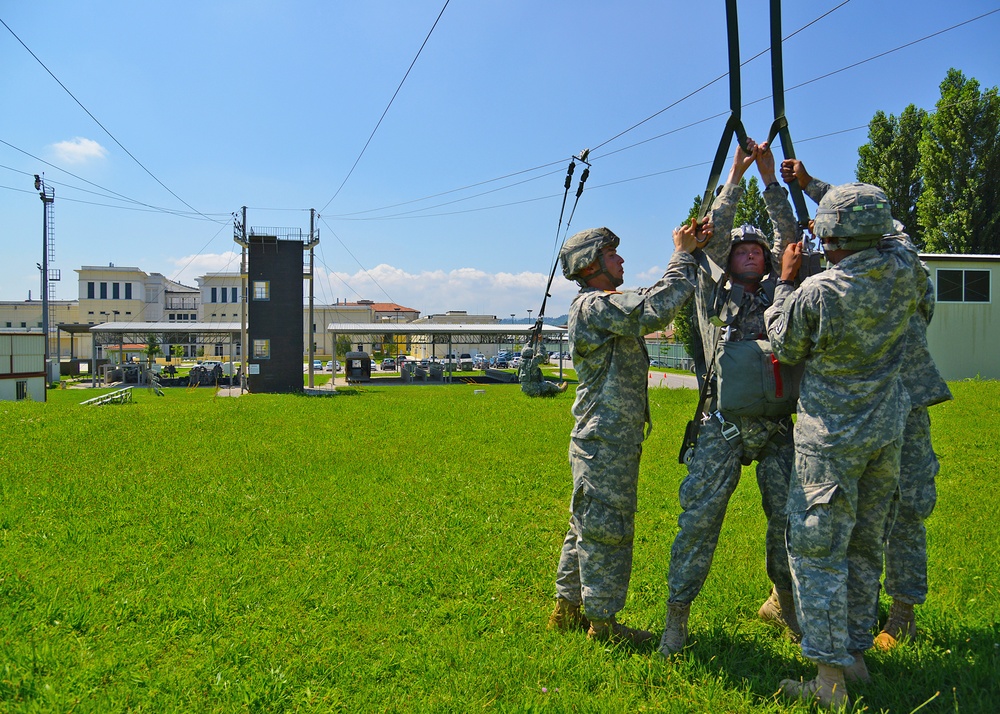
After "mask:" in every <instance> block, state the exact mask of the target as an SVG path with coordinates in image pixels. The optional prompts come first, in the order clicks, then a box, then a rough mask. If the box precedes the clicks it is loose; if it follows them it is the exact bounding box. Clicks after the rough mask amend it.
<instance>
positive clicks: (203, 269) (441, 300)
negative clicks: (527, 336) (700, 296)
mask: <svg viewBox="0 0 1000 714" xmlns="http://www.w3.org/2000/svg"><path fill="white" fill-rule="evenodd" d="M173 263H174V265H175V266H176V269H177V272H175V273H174V274H171V275H169V276H168V277H171V278H173V279H174V280H178V281H180V282H182V283H184V284H186V285H192V286H193V285H197V281H196V278H198V277H199V276H201V275H204V274H206V273H215V272H237V271H238V270H239V265H240V256H239V254H238V253H236V252H225V253H206V254H202V255H197V256H185V257H182V258H176V259H174V260H173ZM548 277H549V276H548V275H544V274H542V273H531V272H522V273H505V272H501V273H490V272H487V271H485V270H480V269H478V268H455V269H453V270H426V271H422V272H418V273H411V272H408V271H406V270H405V269H403V268H398V267H396V266H392V265H389V264H387V263H381V264H379V265H376V266H375V267H374V268H371V269H370V270H368V271H367V272H365V271H361V270H359V271H357V272H354V273H346V272H340V271H334V272H332V273H331V272H328V271H327V270H326V269H325V268H323V267H322V266H317V267H316V284H315V287H314V294H315V299H316V302H317V303H332V302H336V301H337V300H341V301H344V300H347V301H349V302H355V301H357V300H358V299H368V300H374V301H376V302H396V303H398V304H400V305H403V306H404V307H410V308H413V309H415V310H419V311H420V314H421V315H425V316H426V315H431V314H438V313H444V312H448V311H449V310H465V311H466V312H468V313H470V314H486V315H495V316H496V317H497V318H500V319H505V320H509V319H510V315H511V313H514V314H515V316H516V319H519V320H520V319H527V317H528V310H529V309H530V310H531V315H532V316H533V317H537V315H538V310H539V307H540V306H541V303H542V297H543V294H544V290H545V284H546V282H547V281H548ZM657 277H659V276H657ZM577 290H578V288H577V286H576V284H575V283H570V282H569V281H567V280H566V279H564V278H563V277H562V274H561V273H559V272H558V271H557V272H556V276H555V278H554V279H553V281H552V287H551V289H550V290H549V292H550V293H551V297H550V298H549V299H548V302H547V304H546V307H545V314H546V316H548V317H558V316H559V315H564V314H566V313H567V312H568V311H569V304H570V301H571V300H572V299H573V296H574V295H575V294H576V292H577ZM306 294H307V293H306V289H304V290H303V295H306Z"/></svg>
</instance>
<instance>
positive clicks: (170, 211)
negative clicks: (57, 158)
mask: <svg viewBox="0 0 1000 714" xmlns="http://www.w3.org/2000/svg"><path fill="white" fill-rule="evenodd" d="M0 144H3V145H4V146H7V147H9V148H11V149H13V150H14V151H17V152H20V153H22V154H24V155H25V156H27V157H28V158H30V159H33V160H34V161H37V162H38V163H40V164H45V165H46V166H49V167H51V168H53V169H55V170H56V171H61V172H62V173H64V174H66V175H68V176H72V177H73V178H75V179H77V180H78V181H83V182H84V183H85V184H88V185H90V186H93V187H95V188H99V189H101V190H102V191H104V192H105V194H106V195H105V198H117V199H119V200H122V201H126V202H128V203H135V204H137V205H140V206H145V207H146V208H149V209H151V210H153V211H158V212H160V213H168V214H172V215H177V216H184V217H190V215H191V214H190V213H187V212H185V211H178V210H175V209H172V208H161V207H159V206H153V205H151V204H148V203H144V202H142V201H139V200H136V199H134V198H129V197H128V196H125V195H123V194H120V193H118V192H117V191H113V190H111V189H110V188H105V187H104V186H101V185H100V184H96V183H94V182H93V181H88V180H87V179H85V178H83V177H82V176H77V175H76V174H75V173H73V172H72V171H68V170H66V169H64V168H62V167H60V166H56V165H55V164H53V163H51V162H49V161H46V160H45V159H42V158H40V157H38V156H35V155H34V154H32V153H30V152H27V151H25V150H24V149H22V148H20V147H17V146H14V145H13V144H11V143H10V142H8V141H4V140H3V139H0ZM3 168H5V169H8V170H10V171H14V172H15V173H20V174H24V175H25V176H33V175H34V174H33V173H32V172H29V171H21V170H20V169H15V168H13V167H10V166H3ZM49 183H52V184H55V185H57V186H63V187H65V188H69V189H72V190H74V191H83V192H84V193H94V192H92V191H87V189H83V188H79V187H78V186H73V185H71V184H68V183H60V182H58V181H52V180H51V179H50V180H49ZM97 195H101V194H97ZM59 200H60V201H62V200H70V199H65V198H64V197H60V199H59ZM96 205H100V204H96ZM112 208H114V206H112ZM195 214H196V215H199V216H202V217H207V216H205V215H204V214H202V213H199V212H198V211H195Z"/></svg>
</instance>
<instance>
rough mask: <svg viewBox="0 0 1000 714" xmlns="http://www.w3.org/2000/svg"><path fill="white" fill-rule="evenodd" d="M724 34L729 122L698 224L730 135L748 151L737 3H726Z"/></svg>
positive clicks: (709, 204)
mask: <svg viewBox="0 0 1000 714" xmlns="http://www.w3.org/2000/svg"><path fill="white" fill-rule="evenodd" d="M726 32H727V35H728V40H729V119H727V120H726V126H725V128H724V129H723V130H722V138H721V139H719V147H718V148H717V149H716V150H715V159H714V160H713V161H712V172H711V173H710V174H709V177H708V185H707V186H706V187H705V195H704V196H702V199H701V209H700V210H699V211H698V218H699V220H700V219H702V218H704V217H705V216H707V215H708V212H709V211H710V210H711V208H712V198H713V196H714V194H715V189H716V187H717V186H718V185H719V177H720V176H722V169H723V167H724V166H725V163H726V156H727V155H728V154H729V145H730V143H731V142H732V140H733V134H735V135H736V140H737V141H738V142H739V143H740V146H742V147H743V149H744V150H746V148H747V131H746V129H745V128H743V120H742V119H741V112H742V105H743V100H742V96H741V91H740V30H739V19H738V17H737V14H736V0H726Z"/></svg>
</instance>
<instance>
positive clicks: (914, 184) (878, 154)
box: [857, 104, 928, 246]
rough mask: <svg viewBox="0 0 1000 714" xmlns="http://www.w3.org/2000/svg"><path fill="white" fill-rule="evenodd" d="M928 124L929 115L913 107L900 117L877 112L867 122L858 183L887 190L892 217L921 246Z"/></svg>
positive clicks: (859, 160)
mask: <svg viewBox="0 0 1000 714" xmlns="http://www.w3.org/2000/svg"><path fill="white" fill-rule="evenodd" d="M927 122H928V116H927V112H926V111H925V110H923V109H917V108H916V107H915V106H914V105H912V104H911V105H909V106H908V107H906V109H904V110H903V111H902V113H901V114H900V115H899V117H898V118H897V117H895V116H893V115H892V114H890V115H888V116H886V114H885V112H882V111H878V112H876V113H875V116H874V117H873V118H872V120H871V121H870V122H869V123H868V143H867V144H865V145H864V146H862V147H861V148H860V149H858V155H859V157H860V158H859V159H858V168H857V179H858V181H861V182H863V183H870V184H874V185H875V186H880V187H881V188H882V189H883V190H885V192H886V195H887V196H888V197H889V203H890V205H891V206H892V215H893V217H895V218H896V219H897V220H899V221H900V222H901V223H902V224H903V225H904V226H905V227H906V231H907V233H908V234H909V236H910V239H911V240H913V242H914V243H915V244H916V245H918V246H922V245H923V227H922V226H921V224H920V221H919V220H918V216H917V200H918V199H919V198H920V193H921V191H922V189H923V181H922V179H921V176H922V175H921V173H920V137H921V136H922V135H923V133H924V128H925V126H926V125H927Z"/></svg>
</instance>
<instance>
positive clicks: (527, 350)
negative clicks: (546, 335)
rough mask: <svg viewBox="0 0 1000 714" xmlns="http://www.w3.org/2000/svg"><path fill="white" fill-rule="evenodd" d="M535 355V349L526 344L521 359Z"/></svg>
mask: <svg viewBox="0 0 1000 714" xmlns="http://www.w3.org/2000/svg"><path fill="white" fill-rule="evenodd" d="M534 356H535V351H534V350H533V349H531V347H529V346H528V345H525V346H524V349H522V350H521V359H531V358H532V357H534Z"/></svg>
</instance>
